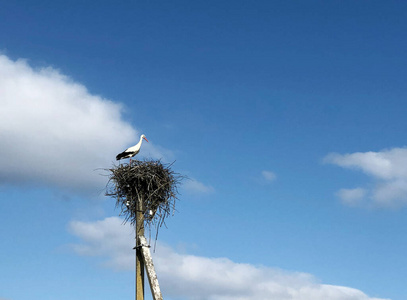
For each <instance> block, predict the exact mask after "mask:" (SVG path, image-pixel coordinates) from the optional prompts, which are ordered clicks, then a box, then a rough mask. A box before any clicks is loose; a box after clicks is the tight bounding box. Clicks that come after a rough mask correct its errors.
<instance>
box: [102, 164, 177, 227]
mask: <svg viewBox="0 0 407 300" xmlns="http://www.w3.org/2000/svg"><path fill="white" fill-rule="evenodd" d="M171 165H172V164H170V165H163V164H162V163H161V161H159V160H144V161H138V160H133V161H132V163H131V165H130V164H122V165H119V166H114V167H113V168H112V169H109V171H110V175H109V181H108V184H107V190H106V196H111V197H113V198H115V199H116V207H120V208H121V213H120V215H124V216H125V222H127V221H130V222H131V224H133V225H136V219H137V212H138V211H140V212H141V213H142V214H143V215H144V223H145V224H146V226H147V227H149V228H151V225H153V226H156V228H157V234H158V228H159V227H161V226H162V225H163V224H165V223H164V220H165V219H166V218H167V217H169V216H170V215H171V214H173V213H174V211H175V201H176V200H177V199H178V198H177V195H178V184H179V183H180V181H181V179H182V178H183V177H182V176H180V175H179V174H178V173H175V172H173V171H172V170H171ZM143 225H144V224H143ZM137 226H139V225H137Z"/></svg>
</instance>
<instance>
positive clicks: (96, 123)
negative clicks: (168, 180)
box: [0, 55, 161, 192]
mask: <svg viewBox="0 0 407 300" xmlns="http://www.w3.org/2000/svg"><path fill="white" fill-rule="evenodd" d="M0 94H1V97H0V105H1V109H0V141H1V142H0V143H1V147H0V183H3V184H5V183H12V184H17V185H21V184H36V185H38V184H42V185H47V186H56V187H59V188H64V189H69V190H73V191H76V192H77V191H81V192H85V191H95V190H100V189H101V188H103V187H104V185H105V183H106V178H105V177H103V176H100V175H99V173H100V172H97V171H95V169H97V168H106V167H110V166H111V165H112V162H114V159H115V155H116V154H117V153H118V152H120V151H122V150H124V149H125V148H127V147H129V146H131V145H133V144H135V142H137V141H138V135H139V134H140V132H139V131H138V130H136V129H134V128H133V127H132V126H131V125H130V124H129V123H128V122H126V121H124V120H123V118H122V107H121V105H120V104H117V103H114V102H112V101H110V100H108V99H104V98H103V97H100V96H97V95H92V94H91V93H90V92H89V91H88V90H87V89H86V87H85V86H83V85H81V84H79V83H77V82H75V81H73V80H72V79H71V78H69V77H67V76H64V75H63V74H61V73H60V72H59V71H57V70H55V69H53V68H42V69H34V68H32V67H31V66H29V65H28V63H27V62H26V61H24V60H17V61H12V60H10V59H9V58H8V57H6V56H5V55H0ZM148 147H150V151H149V152H151V153H152V154H151V155H152V156H155V157H158V158H160V154H161V153H160V151H159V150H157V149H156V147H152V145H148ZM146 149H147V148H146ZM142 152H143V149H142ZM141 154H143V153H141ZM144 154H147V155H149V154H148V152H145V153H144Z"/></svg>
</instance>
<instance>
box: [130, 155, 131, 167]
mask: <svg viewBox="0 0 407 300" xmlns="http://www.w3.org/2000/svg"><path fill="white" fill-rule="evenodd" d="M130 166H131V157H130Z"/></svg>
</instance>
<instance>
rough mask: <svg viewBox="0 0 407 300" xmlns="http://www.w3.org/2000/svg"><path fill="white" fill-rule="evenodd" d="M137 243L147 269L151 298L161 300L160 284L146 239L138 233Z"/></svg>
mask: <svg viewBox="0 0 407 300" xmlns="http://www.w3.org/2000/svg"><path fill="white" fill-rule="evenodd" d="M138 240H139V245H140V249H141V254H142V255H143V259H144V263H145V267H146V270H147V277H148V282H149V283H150V289H151V294H152V295H153V300H163V296H162V294H161V291H160V286H159V285H158V279H157V274H156V273H155V270H154V264H153V259H152V258H151V254H150V250H149V249H148V247H149V246H148V245H147V240H146V238H145V237H144V236H141V235H139V237H138Z"/></svg>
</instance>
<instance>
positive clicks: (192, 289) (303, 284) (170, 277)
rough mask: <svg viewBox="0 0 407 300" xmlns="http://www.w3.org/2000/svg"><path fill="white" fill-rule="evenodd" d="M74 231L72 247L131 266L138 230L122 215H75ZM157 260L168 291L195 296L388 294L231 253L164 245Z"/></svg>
mask: <svg viewBox="0 0 407 300" xmlns="http://www.w3.org/2000/svg"><path fill="white" fill-rule="evenodd" d="M69 230H70V232H71V233H72V234H73V235H75V236H77V237H78V238H80V240H81V243H80V244H75V245H71V246H70V247H71V248H72V249H73V250H74V251H75V252H76V253H77V254H78V255H85V256H102V257H104V258H105V263H104V264H105V266H108V267H111V268H114V269H116V270H133V268H134V253H133V251H134V250H132V247H133V244H134V238H133V237H134V231H133V229H132V228H131V227H130V226H129V225H122V220H121V219H120V218H118V217H110V218H106V219H104V220H102V221H97V222H80V221H73V222H71V223H70V225H69ZM154 263H155V266H156V271H157V275H158V279H159V281H160V286H161V288H162V292H163V294H164V295H167V296H169V297H174V298H175V299H193V300H259V299H279V300H326V299H330V300H384V299H383V298H372V297H369V296H367V295H366V294H365V293H363V292H362V291H360V290H357V289H354V288H349V287H344V286H336V285H328V284H322V283H320V282H318V280H317V279H316V278H315V277H313V276H312V275H310V274H306V273H299V272H287V271H283V270H280V269H276V268H269V267H264V266H254V265H250V264H242V263H236V262H233V261H231V260H230V259H227V258H208V257H201V256H195V255H186V254H179V253H177V252H175V251H174V250H173V249H171V248H170V247H166V246H163V245H160V246H159V247H158V249H157V252H156V253H155V256H154Z"/></svg>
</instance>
